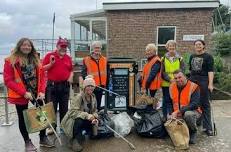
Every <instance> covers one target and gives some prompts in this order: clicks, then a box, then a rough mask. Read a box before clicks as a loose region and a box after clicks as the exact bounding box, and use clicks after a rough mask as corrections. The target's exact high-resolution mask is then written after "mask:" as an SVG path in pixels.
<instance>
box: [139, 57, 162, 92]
mask: <svg viewBox="0 0 231 152" xmlns="http://www.w3.org/2000/svg"><path fill="white" fill-rule="evenodd" d="M157 61H160V58H159V57H158V56H156V57H153V58H152V59H151V60H150V61H149V62H148V63H146V64H145V65H144V68H143V73H142V88H143V89H145V85H146V82H147V79H148V77H149V75H150V72H151V69H152V66H153V65H154V64H155V63H156V62H157ZM160 71H161V70H160ZM160 87H161V72H158V73H157V75H156V77H155V78H154V80H153V81H152V82H151V85H150V87H149V88H148V89H150V90H156V89H159V88H160Z"/></svg>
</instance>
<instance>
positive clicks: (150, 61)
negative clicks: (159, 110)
mask: <svg viewBox="0 0 231 152" xmlns="http://www.w3.org/2000/svg"><path fill="white" fill-rule="evenodd" d="M156 51H157V48H156V46H155V44H153V43H150V44H148V45H147V46H146V49H145V55H146V58H147V63H146V64H145V65H144V68H143V72H142V76H141V77H142V78H141V81H142V85H141V87H142V88H141V92H142V93H143V94H145V93H147V91H150V95H151V97H154V96H155V94H156V91H157V90H158V89H159V88H160V87H161V61H160V58H159V57H158V56H157V55H156Z"/></svg>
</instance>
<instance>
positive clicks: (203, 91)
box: [190, 76, 212, 130]
mask: <svg viewBox="0 0 231 152" xmlns="http://www.w3.org/2000/svg"><path fill="white" fill-rule="evenodd" d="M190 80H192V81H193V82H195V83H197V84H198V85H199V86H200V103H201V109H202V123H203V128H204V129H206V130H212V121H211V106H210V102H209V90H208V77H205V76H204V77H203V76H192V77H190Z"/></svg>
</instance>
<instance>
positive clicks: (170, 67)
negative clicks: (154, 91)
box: [161, 57, 180, 87]
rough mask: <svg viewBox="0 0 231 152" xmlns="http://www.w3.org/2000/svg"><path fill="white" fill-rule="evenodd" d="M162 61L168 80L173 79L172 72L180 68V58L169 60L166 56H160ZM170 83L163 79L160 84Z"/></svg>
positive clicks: (166, 84)
mask: <svg viewBox="0 0 231 152" xmlns="http://www.w3.org/2000/svg"><path fill="white" fill-rule="evenodd" d="M162 60H164V61H163V63H164V69H165V72H166V73H167V74H168V76H169V77H170V80H171V79H173V72H174V71H176V70H178V69H180V60H179V59H177V60H175V61H174V62H170V61H169V60H168V59H167V58H166V57H163V58H162ZM169 85H170V83H169V82H168V81H165V80H163V81H162V84H161V86H163V87H168V86H169Z"/></svg>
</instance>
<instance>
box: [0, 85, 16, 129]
mask: <svg viewBox="0 0 231 152" xmlns="http://www.w3.org/2000/svg"><path fill="white" fill-rule="evenodd" d="M0 99H3V100H4V107H5V115H3V116H5V121H4V122H3V123H2V124H1V126H11V125H13V123H14V122H13V121H9V107H8V102H7V96H6V87H4V91H3V96H0Z"/></svg>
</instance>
